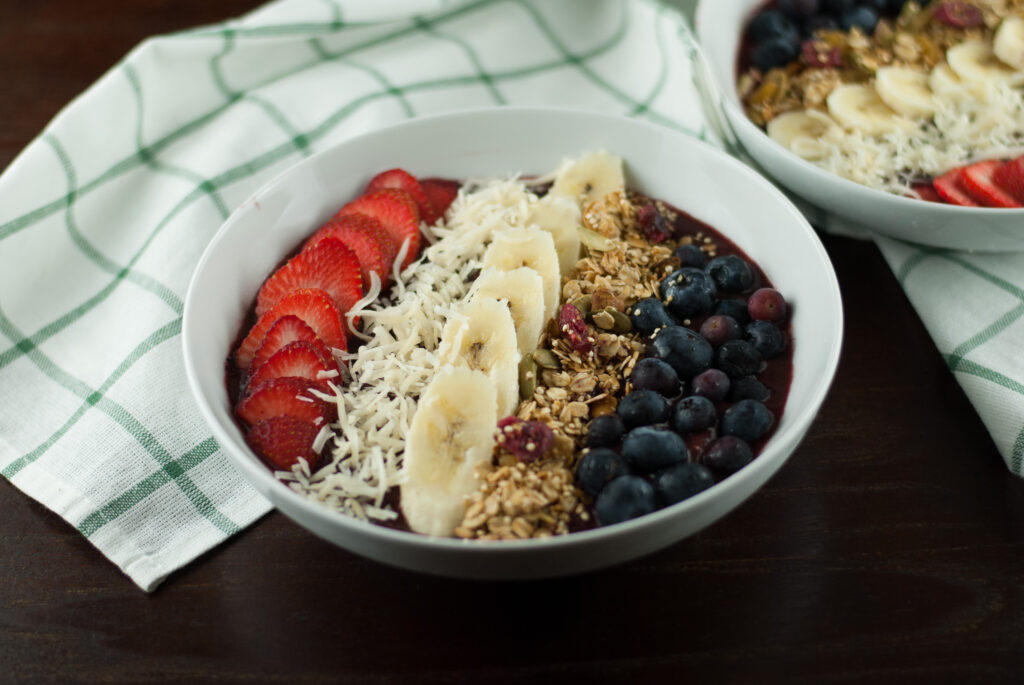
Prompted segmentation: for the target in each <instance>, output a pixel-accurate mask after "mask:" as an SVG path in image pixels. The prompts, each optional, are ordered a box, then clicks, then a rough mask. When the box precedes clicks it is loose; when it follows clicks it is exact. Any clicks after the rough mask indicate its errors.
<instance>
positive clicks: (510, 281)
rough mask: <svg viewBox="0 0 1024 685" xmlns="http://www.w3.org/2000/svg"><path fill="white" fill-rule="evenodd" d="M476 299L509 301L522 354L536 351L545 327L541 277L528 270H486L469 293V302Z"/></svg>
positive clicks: (525, 267)
mask: <svg viewBox="0 0 1024 685" xmlns="http://www.w3.org/2000/svg"><path fill="white" fill-rule="evenodd" d="M477 297H490V298H494V299H495V300H505V301H507V302H508V309H509V313H511V314H512V323H513V324H515V327H516V341H517V347H518V349H519V354H520V355H522V356H525V355H527V354H530V353H531V352H533V351H534V350H535V349H537V342H538V341H539V340H540V334H541V332H542V331H543V330H544V323H545V320H544V280H543V279H542V278H541V277H540V274H539V273H537V272H536V271H534V270H533V269H531V268H530V267H528V266H521V267H519V268H518V269H512V270H511V271H502V270H501V269H495V268H493V267H491V268H487V269H484V270H483V271H481V272H480V276H478V277H477V279H476V282H475V283H473V287H472V289H471V290H470V291H469V299H470V300H473V299H474V298H477Z"/></svg>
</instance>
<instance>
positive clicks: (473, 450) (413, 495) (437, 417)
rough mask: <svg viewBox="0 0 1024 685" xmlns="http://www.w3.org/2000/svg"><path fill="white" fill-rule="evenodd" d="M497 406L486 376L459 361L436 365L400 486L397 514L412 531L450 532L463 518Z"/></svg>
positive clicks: (489, 445)
mask: <svg viewBox="0 0 1024 685" xmlns="http://www.w3.org/2000/svg"><path fill="white" fill-rule="evenodd" d="M496 405H497V400H496V397H495V388H494V384H493V383H492V382H491V380H490V379H489V378H488V377H487V376H486V375H485V374H484V373H483V372H481V371H474V370H472V369H469V368H466V367H464V366H458V367H457V366H447V367H443V368H441V369H440V370H439V371H438V372H437V374H436V375H435V376H434V379H433V380H432V381H431V382H430V385H428V386H427V388H426V390H424V391H423V394H422V395H420V401H419V405H418V407H417V409H416V414H415V415H414V416H413V418H412V425H411V426H410V428H409V435H408V437H407V438H406V441H405V455H404V457H403V467H402V468H403V481H402V485H401V495H402V499H401V501H402V505H401V506H402V513H404V514H405V519H406V521H407V522H408V523H409V527H410V528H412V529H413V530H414V531H416V532H417V533H424V534H426V535H446V536H450V535H452V533H453V532H454V530H455V528H456V526H458V525H459V524H460V523H461V522H462V517H463V514H464V513H465V510H466V504H465V502H466V497H468V496H469V495H471V494H472V493H473V492H475V491H476V489H477V488H478V487H479V485H480V478H481V475H483V474H485V473H486V471H487V469H488V467H489V466H490V463H491V454H492V452H493V449H494V427H495V425H497V423H498V416H497V413H496V409H495V407H496Z"/></svg>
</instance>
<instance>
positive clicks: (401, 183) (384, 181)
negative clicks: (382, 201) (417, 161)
mask: <svg viewBox="0 0 1024 685" xmlns="http://www.w3.org/2000/svg"><path fill="white" fill-rule="evenodd" d="M384 188H398V189H399V190H404V191H405V192H407V193H409V195H410V196H411V197H412V199H413V200H414V201H415V202H416V207H417V208H418V209H419V210H420V218H421V219H423V220H424V221H426V222H427V223H428V224H429V225H431V226H433V225H434V222H435V221H437V218H438V217H439V216H440V215H441V214H440V213H439V212H436V211H434V207H433V205H431V203H430V199H429V198H428V197H427V194H426V193H425V192H424V191H423V188H422V187H421V186H420V182H419V181H417V180H416V177H415V176H413V175H412V174H410V173H409V172H408V171H406V170H405V169H388V170H387V171H382V172H380V173H379V174H377V175H376V176H374V177H373V178H372V179H370V182H369V183H368V184H367V185H366V190H365V191H364V192H365V193H372V192H373V191H375V190H383V189H384Z"/></svg>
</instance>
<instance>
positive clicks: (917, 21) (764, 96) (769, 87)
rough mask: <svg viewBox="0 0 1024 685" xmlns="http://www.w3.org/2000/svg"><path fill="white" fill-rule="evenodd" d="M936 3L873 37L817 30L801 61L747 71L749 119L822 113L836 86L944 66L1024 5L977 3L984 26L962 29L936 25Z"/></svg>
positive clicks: (910, 9) (744, 87)
mask: <svg viewBox="0 0 1024 685" xmlns="http://www.w3.org/2000/svg"><path fill="white" fill-rule="evenodd" d="M937 4H938V3H932V5H930V6H927V7H922V6H921V5H920V4H919V3H917V2H908V3H907V4H906V5H904V6H903V10H902V11H901V12H900V14H899V16H898V17H896V18H895V19H889V18H881V19H879V21H878V25H877V26H876V27H875V30H874V33H873V34H872V35H870V36H868V35H865V34H864V32H863V31H861V30H860V29H859V28H858V27H854V28H852V29H850V30H849V31H831V30H822V31H818V32H816V33H815V36H814V38H815V39H814V41H813V43H812V44H810V45H805V46H804V53H803V56H802V57H801V58H800V59H798V60H795V61H793V62H790V63H789V64H787V65H786V66H784V67H777V68H774V69H770V70H769V71H768V72H767V73H762V72H761V71H760V70H759V69H757V68H756V67H751V68H749V69H747V70H746V71H745V72H744V73H743V74H741V76H740V78H739V82H738V89H739V95H740V98H741V99H742V101H743V103H744V106H745V110H746V113H747V116H748V117H749V118H750V119H751V120H752V121H753V122H754V123H756V124H758V125H759V126H764V125H766V124H767V123H768V122H769V121H771V120H772V119H774V118H775V117H777V116H778V115H780V114H783V113H785V112H788V111H791V110H797V109H823V108H824V106H825V98H826V97H828V95H829V93H831V92H832V90H833V89H834V88H835V87H836V86H838V85H840V84H841V83H863V82H866V81H868V80H870V79H871V78H872V77H873V76H874V74H875V72H876V71H877V70H878V69H879V68H881V67H885V66H905V67H916V68H919V69H923V70H925V71H928V70H931V69H932V68H933V67H934V66H935V65H937V64H938V63H940V62H942V61H943V59H944V56H945V54H946V50H947V49H948V48H950V47H952V46H953V45H956V44H958V43H962V42H964V41H966V40H972V39H986V40H991V39H992V36H993V34H994V32H995V29H996V27H998V25H999V22H1000V21H1002V18H1003V17H1006V16H1008V15H1011V14H1021V13H1022V12H1024V0H978V1H977V2H975V3H974V4H975V5H976V6H977V7H978V8H979V9H980V10H981V13H982V19H983V23H982V24H981V25H980V26H977V27H972V28H958V27H954V26H950V25H948V24H944V23H942V22H941V21H933V13H934V11H935V6H936V5H937Z"/></svg>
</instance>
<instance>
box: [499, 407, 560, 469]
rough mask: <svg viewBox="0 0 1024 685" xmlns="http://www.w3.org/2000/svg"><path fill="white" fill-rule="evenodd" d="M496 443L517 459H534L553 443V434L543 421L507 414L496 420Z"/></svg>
mask: <svg viewBox="0 0 1024 685" xmlns="http://www.w3.org/2000/svg"><path fill="white" fill-rule="evenodd" d="M497 441H498V444H499V445H501V447H502V449H504V450H506V451H508V452H511V453H512V454H514V455H516V457H518V458H519V461H527V462H529V461H534V460H536V459H539V458H540V457H542V456H544V454H545V453H546V452H547V451H548V450H549V449H551V446H552V445H553V444H554V443H555V434H554V432H553V431H552V430H551V428H550V427H549V426H548V425H547V424H546V423H544V422H543V421H524V420H522V419H520V418H517V417H515V416H508V417H506V418H504V419H502V420H501V421H498V436H497Z"/></svg>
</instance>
